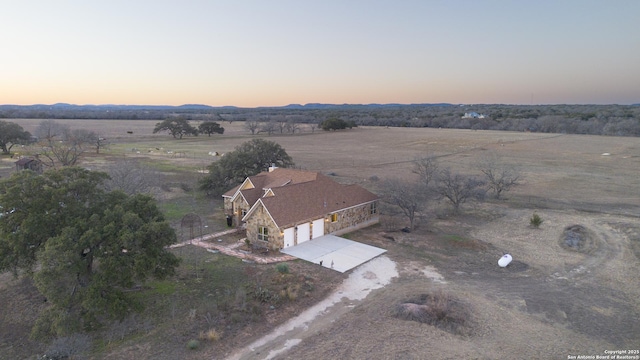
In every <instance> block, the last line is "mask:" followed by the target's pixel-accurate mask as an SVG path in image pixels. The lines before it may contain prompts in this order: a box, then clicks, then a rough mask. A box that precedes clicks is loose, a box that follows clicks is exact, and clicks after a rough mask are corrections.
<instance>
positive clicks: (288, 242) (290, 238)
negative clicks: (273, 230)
mask: <svg viewBox="0 0 640 360" xmlns="http://www.w3.org/2000/svg"><path fill="white" fill-rule="evenodd" d="M295 233H296V232H295V229H294V228H292V227H290V228H288V229H284V247H285V248H288V247H289V246H293V245H295V241H294V240H295Z"/></svg>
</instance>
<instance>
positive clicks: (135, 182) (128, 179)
mask: <svg viewBox="0 0 640 360" xmlns="http://www.w3.org/2000/svg"><path fill="white" fill-rule="evenodd" d="M107 173H108V174H109V177H110V178H109V180H107V181H105V183H104V185H105V187H106V189H107V190H108V191H112V190H122V191H123V192H125V193H126V194H128V195H135V194H153V191H154V189H156V188H158V187H159V186H160V185H161V180H160V179H159V174H158V173H157V172H155V171H153V170H151V169H150V168H148V167H146V166H144V165H142V164H140V162H139V161H136V160H128V159H121V160H117V161H116V162H115V163H113V165H111V166H109V168H108V169H107Z"/></svg>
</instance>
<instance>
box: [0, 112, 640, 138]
mask: <svg viewBox="0 0 640 360" xmlns="http://www.w3.org/2000/svg"><path fill="white" fill-rule="evenodd" d="M100 109H102V108H101V107H100V106H93V107H80V106H75V107H74V106H67V107H56V106H49V107H46V106H15V105H13V106H9V105H2V106H0V118H5V119H11V118H36V119H38V118H42V119H105V120H109V119H120V120H160V121H164V120H168V119H174V118H176V117H179V118H183V119H186V120H194V121H205V122H207V121H208V122H212V121H216V122H219V123H224V122H229V123H231V122H234V121H245V122H247V123H288V124H313V125H316V126H318V125H319V124H321V123H322V122H323V121H326V120H327V119H341V120H343V121H345V122H347V123H349V124H352V125H353V126H354V127H355V126H389V127H431V128H454V129H471V130H504V131H530V132H543V133H567V134H587V135H611V136H640V106H639V105H451V104H437V105H386V106H373V105H340V106H326V107H318V108H313V107H312V108H304V107H294V108H292V107H270V108H233V107H223V108H213V107H206V106H202V107H150V108H149V109H147V108H145V107H144V106H135V107H131V106H124V107H108V109H109V110H108V111H107V110H106V109H107V108H106V107H105V108H104V109H102V110H100ZM469 113H474V114H477V115H482V116H481V117H474V116H465V114H469ZM275 131H276V130H274V132H275Z"/></svg>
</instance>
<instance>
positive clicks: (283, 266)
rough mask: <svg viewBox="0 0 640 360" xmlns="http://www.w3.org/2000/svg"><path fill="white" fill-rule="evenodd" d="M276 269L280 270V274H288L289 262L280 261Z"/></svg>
mask: <svg viewBox="0 0 640 360" xmlns="http://www.w3.org/2000/svg"><path fill="white" fill-rule="evenodd" d="M276 270H278V272H279V273H280V274H288V273H289V264H285V263H280V264H278V265H276Z"/></svg>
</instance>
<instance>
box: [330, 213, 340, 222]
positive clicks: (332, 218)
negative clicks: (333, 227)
mask: <svg viewBox="0 0 640 360" xmlns="http://www.w3.org/2000/svg"><path fill="white" fill-rule="evenodd" d="M336 221H338V214H337V213H335V214H331V222H336Z"/></svg>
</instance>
